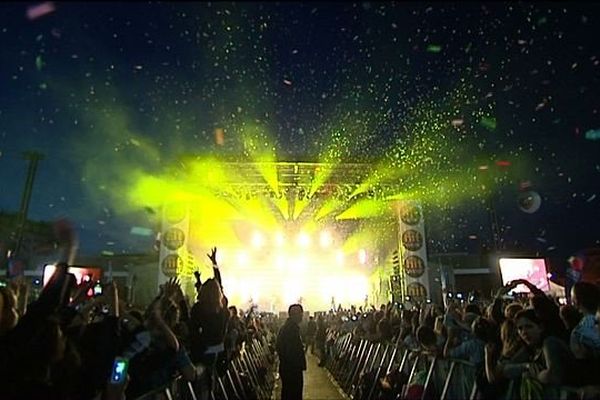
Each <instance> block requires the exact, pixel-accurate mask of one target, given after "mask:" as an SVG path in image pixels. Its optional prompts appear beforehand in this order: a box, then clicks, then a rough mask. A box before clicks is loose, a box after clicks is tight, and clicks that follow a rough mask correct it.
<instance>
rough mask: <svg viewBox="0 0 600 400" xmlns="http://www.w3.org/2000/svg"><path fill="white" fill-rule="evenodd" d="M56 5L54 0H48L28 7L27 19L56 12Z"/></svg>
mask: <svg viewBox="0 0 600 400" xmlns="http://www.w3.org/2000/svg"><path fill="white" fill-rule="evenodd" d="M54 10H56V7H55V6H54V2H52V1H46V2H44V3H41V4H38V5H35V6H30V7H27V19H29V20H34V19H37V18H40V17H43V16H44V15H46V14H50V13H51V12H54Z"/></svg>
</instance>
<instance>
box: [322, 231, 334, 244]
mask: <svg viewBox="0 0 600 400" xmlns="http://www.w3.org/2000/svg"><path fill="white" fill-rule="evenodd" d="M319 243H320V244H321V247H329V246H331V244H332V243H333V238H332V237H331V233H329V232H328V231H323V232H321V236H320V237H319Z"/></svg>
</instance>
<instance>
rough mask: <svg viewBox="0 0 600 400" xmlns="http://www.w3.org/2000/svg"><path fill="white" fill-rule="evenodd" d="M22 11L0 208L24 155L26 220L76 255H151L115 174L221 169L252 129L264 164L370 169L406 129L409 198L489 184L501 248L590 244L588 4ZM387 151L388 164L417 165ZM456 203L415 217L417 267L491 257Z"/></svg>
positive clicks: (144, 221)
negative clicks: (420, 145)
mask: <svg viewBox="0 0 600 400" xmlns="http://www.w3.org/2000/svg"><path fill="white" fill-rule="evenodd" d="M36 4H39V3H15V4H9V3H3V4H2V5H0V10H1V13H0V41H1V43H2V46H0V60H1V63H0V182H2V184H1V187H2V195H1V196H0V209H1V210H4V211H12V212H15V211H17V210H18V208H19V203H20V196H21V193H22V190H23V184H24V181H25V176H26V171H27V162H26V160H24V159H23V157H22V156H21V153H22V152H24V151H31V150H35V151H39V152H42V153H43V154H44V156H45V159H44V160H42V161H41V162H40V164H39V171H38V174H37V177H36V181H35V187H34V192H33V197H32V201H31V206H30V212H29V216H30V218H32V219H37V220H55V219H57V218H61V217H66V218H69V219H70V220H72V221H73V222H74V223H75V224H76V226H77V229H78V231H79V234H80V237H81V241H82V243H81V252H82V253H86V254H97V253H99V252H100V251H101V250H105V249H109V250H111V251H114V252H115V253H121V252H128V253H137V252H145V251H150V250H151V248H152V242H153V239H154V238H153V237H141V236H136V235H131V234H130V229H131V227H132V226H141V227H148V228H154V227H155V226H156V221H155V218H156V216H155V215H153V214H152V210H148V209H144V207H141V206H138V207H134V206H131V207H123V202H125V200H124V199H125V197H126V196H125V195H124V194H123V196H122V197H123V199H122V200H120V192H122V191H124V190H125V188H126V187H127V180H126V179H125V177H126V176H127V175H128V174H129V172H131V170H132V168H135V169H136V170H138V171H144V173H145V174H149V175H151V174H155V173H156V174H160V173H163V172H164V170H165V169H166V168H167V167H168V166H169V165H171V164H172V163H174V162H176V160H177V158H178V157H179V156H181V155H182V154H184V153H187V154H190V153H191V154H199V155H206V154H210V155H213V156H216V157H223V158H227V159H235V158H236V157H237V155H238V154H242V153H243V149H242V148H241V147H240V144H239V142H240V140H238V139H239V135H238V132H239V131H240V129H242V128H243V127H244V126H246V125H247V124H248V123H250V122H251V123H253V124H256V125H259V126H262V127H265V129H266V130H268V131H269V133H270V135H271V137H272V141H273V146H274V147H275V148H276V152H277V155H278V158H279V159H281V160H299V161H319V160H321V161H322V160H323V159H324V157H323V153H324V151H325V150H324V149H325V148H331V146H332V145H333V146H334V147H336V146H337V147H336V151H335V152H334V153H335V154H336V161H338V162H343V161H356V160H366V161H369V162H372V161H379V160H385V159H386V154H389V153H390V149H391V148H400V149H402V148H404V147H405V146H409V145H410V144H411V143H413V142H412V136H411V135H412V134H413V133H414V132H413V127H414V126H420V127H421V128H419V129H421V133H420V135H425V134H429V136H428V137H427V143H428V146H429V147H430V149H429V151H430V157H432V158H433V160H434V162H433V163H432V164H430V165H429V167H424V169H423V170H422V171H420V172H419V176H418V177H416V178H414V179H413V185H415V184H416V183H421V184H423V185H434V184H435V182H436V181H437V180H438V179H439V180H440V181H444V180H447V179H449V177H451V176H452V174H454V173H455V169H454V166H456V171H458V170H459V169H460V173H461V177H464V176H468V175H469V174H471V175H473V176H475V175H478V174H497V176H498V177H499V178H491V179H492V180H493V181H494V182H495V184H494V185H493V190H492V192H491V193H492V194H491V198H492V199H493V202H494V204H495V206H496V210H497V214H498V218H499V222H500V225H501V227H502V230H503V232H502V239H503V244H502V247H503V248H504V249H505V250H507V251H510V250H520V251H530V252H531V253H536V252H537V253H539V254H541V255H546V256H560V257H565V258H566V257H568V256H569V255H571V254H573V253H574V252H576V251H577V250H579V249H582V248H589V247H593V246H597V245H598V244H599V243H600V212H599V211H598V210H599V207H598V205H599V204H600V203H599V202H600V196H598V190H600V185H599V184H600V116H599V114H598V109H599V107H600V101H599V97H598V93H599V90H598V89H600V79H599V78H600V74H599V71H600V54H599V46H598V38H599V37H600V6H599V5H598V4H577V3H574V2H568V3H567V2H549V3H537V2H536V3H533V2H525V3H521V2H519V3H510V4H509V3H500V2H494V3H488V4H483V3H478V2H464V3H455V2H452V3H445V2H433V3H410V2H389V3H388V2H386V3H376V2H363V3H342V2H339V3H320V2H308V3H306V4H299V3H291V2H289V3H288V2H281V3H249V2H248V3H246V2H244V3H229V2H215V3H195V2H186V3H171V2H169V3H160V2H151V3H129V4H127V3H118V4H117V3H109V2H86V3H76V2H68V3H67V2H65V3H61V2H56V3H54V10H49V11H50V12H48V13H46V14H45V15H41V16H39V17H34V18H31V17H28V16H27V10H28V8H29V7H31V6H34V5H36ZM430 117H431V118H433V119H434V120H435V121H431V123H432V124H433V126H434V127H433V128H427V123H428V121H429V120H428V118H430ZM423 126H425V128H423ZM215 128H223V129H224V130H225V140H226V142H225V144H224V145H223V146H220V145H218V144H217V143H215V135H214V131H215ZM423 132H425V133H423ZM428 132H429V133H428ZM340 137H341V139H340ZM344 138H347V139H344ZM400 152H401V153H402V151H400ZM402 154H403V155H404V156H406V157H407V158H406V159H403V158H402V156H401V157H399V159H398V160H397V161H396V164H395V165H394V167H395V166H401V165H403V163H404V162H414V161H415V160H414V159H415V157H417V156H416V155H412V156H410V155H407V153H402ZM411 157H412V158H411ZM437 157H439V159H440V161H439V162H438V161H437V160H438V159H437ZM325 159H326V157H325ZM414 165H416V166H417V167H418V166H419V165H421V166H422V165H423V164H420V163H419V162H414ZM456 173H458V172H456ZM461 179H462V178H461ZM524 182H528V183H527V184H526V185H530V187H529V188H530V189H531V190H535V191H536V192H538V193H539V194H540V196H541V198H542V204H541V207H540V209H539V211H537V212H535V213H532V214H527V213H524V212H523V211H521V210H519V208H518V206H517V196H518V193H519V187H520V186H522V185H523V184H524ZM464 191H466V192H467V193H462V196H453V197H452V200H449V201H447V202H445V203H444V202H441V201H440V202H438V204H437V207H433V206H432V207H431V208H430V209H429V210H428V211H427V214H428V215H429V216H430V218H429V220H427V221H426V223H427V229H428V235H429V237H428V241H429V251H430V252H447V251H470V252H475V251H478V250H479V249H481V248H489V247H490V243H491V242H490V241H491V234H490V224H489V216H488V213H487V212H486V209H485V207H484V205H483V203H482V202H481V198H480V197H481V196H480V195H481V194H482V193H475V192H477V191H476V190H474V189H473V188H472V187H471V186H468V185H465V186H464ZM469 192H472V193H469ZM442 203H444V204H442Z"/></svg>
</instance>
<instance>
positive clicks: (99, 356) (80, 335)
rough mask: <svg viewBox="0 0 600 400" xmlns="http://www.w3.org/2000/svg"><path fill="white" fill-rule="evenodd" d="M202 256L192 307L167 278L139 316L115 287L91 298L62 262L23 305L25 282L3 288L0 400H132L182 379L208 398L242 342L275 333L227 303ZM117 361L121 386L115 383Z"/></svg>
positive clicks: (265, 321) (264, 321) (261, 319)
mask: <svg viewBox="0 0 600 400" xmlns="http://www.w3.org/2000/svg"><path fill="white" fill-rule="evenodd" d="M208 256H209V258H210V260H211V261H212V263H213V271H214V277H212V278H210V279H207V280H205V281H204V282H201V280H200V275H199V274H196V294H197V296H196V299H193V300H192V301H191V300H190V299H188V298H187V297H186V296H185V295H184V293H183V291H182V289H181V287H180V284H179V282H178V281H177V280H175V279H171V280H169V281H168V282H166V283H165V284H164V285H162V286H161V287H160V293H159V294H158V295H157V296H156V298H155V299H154V300H153V301H152V303H151V304H150V305H149V306H148V307H146V308H145V309H141V308H139V307H136V306H134V305H131V304H125V302H124V301H123V300H122V299H121V298H120V296H119V291H118V288H117V286H116V285H115V284H114V283H108V284H106V285H105V286H104V290H103V293H102V295H100V296H95V297H90V296H89V293H90V290H91V289H92V286H93V285H94V284H95V283H94V282H91V281H89V282H83V283H81V284H77V282H76V281H75V277H74V275H72V274H70V273H69V272H68V265H67V263H59V264H58V265H57V268H56V271H55V273H54V275H53V276H52V278H51V279H50V281H49V282H48V283H47V284H46V285H45V286H44V288H43V290H42V292H41V293H40V295H39V297H38V298H37V299H35V300H34V301H32V302H30V303H29V304H28V298H27V297H28V295H29V291H28V285H26V284H24V281H22V280H18V279H17V280H14V281H13V282H10V284H8V285H7V286H4V287H0V294H1V296H0V310H1V312H0V354H2V356H1V357H0V398H1V399H7V400H9V399H63V400H70V399H107V400H112V399H119V400H120V399H123V398H127V399H136V398H138V397H140V396H142V395H143V394H144V393H147V392H149V391H151V390H153V389H155V388H159V387H161V386H163V385H166V384H168V383H169V382H171V381H172V380H173V378H174V377H175V376H179V375H181V376H183V378H184V379H185V380H187V381H189V382H192V383H193V385H194V387H195V388H196V393H198V394H199V397H200V398H201V399H208V398H209V396H210V393H211V392H213V391H214V385H215V378H216V377H217V376H220V374H223V373H224V371H225V370H226V369H227V366H228V363H229V362H230V361H231V360H232V359H233V358H234V357H236V355H237V354H238V353H239V352H240V350H241V348H242V346H243V345H244V343H245V342H249V341H251V340H252V339H253V338H261V337H263V336H265V335H267V334H269V332H272V331H273V330H274V329H276V328H275V326H274V324H275V323H276V320H275V319H274V318H273V317H272V316H269V315H263V314H260V313H256V312H255V311H254V310H253V309H251V310H249V311H248V312H243V311H239V312H238V310H237V309H236V307H235V306H233V305H229V304H228V300H227V297H226V296H225V295H224V294H223V287H222V284H221V275H220V271H219V268H218V266H217V262H216V248H215V249H213V250H212V251H211V253H210V254H209V255H208ZM120 358H124V359H126V360H127V365H128V369H127V371H126V379H125V380H124V381H121V382H119V381H117V382H115V381H114V379H111V378H113V377H112V376H111V374H112V373H113V365H114V361H115V359H120Z"/></svg>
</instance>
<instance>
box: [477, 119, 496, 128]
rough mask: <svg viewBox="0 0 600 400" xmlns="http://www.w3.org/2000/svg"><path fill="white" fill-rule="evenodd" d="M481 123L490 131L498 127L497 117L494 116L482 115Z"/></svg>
mask: <svg viewBox="0 0 600 400" xmlns="http://www.w3.org/2000/svg"><path fill="white" fill-rule="evenodd" d="M480 123H481V125H482V126H483V127H485V128H487V129H489V130H490V131H493V130H494V129H496V118H492V117H482V118H481V121H480Z"/></svg>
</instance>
